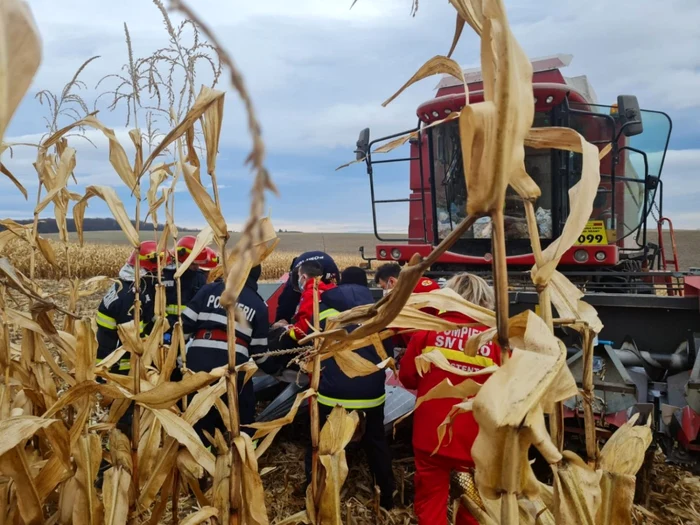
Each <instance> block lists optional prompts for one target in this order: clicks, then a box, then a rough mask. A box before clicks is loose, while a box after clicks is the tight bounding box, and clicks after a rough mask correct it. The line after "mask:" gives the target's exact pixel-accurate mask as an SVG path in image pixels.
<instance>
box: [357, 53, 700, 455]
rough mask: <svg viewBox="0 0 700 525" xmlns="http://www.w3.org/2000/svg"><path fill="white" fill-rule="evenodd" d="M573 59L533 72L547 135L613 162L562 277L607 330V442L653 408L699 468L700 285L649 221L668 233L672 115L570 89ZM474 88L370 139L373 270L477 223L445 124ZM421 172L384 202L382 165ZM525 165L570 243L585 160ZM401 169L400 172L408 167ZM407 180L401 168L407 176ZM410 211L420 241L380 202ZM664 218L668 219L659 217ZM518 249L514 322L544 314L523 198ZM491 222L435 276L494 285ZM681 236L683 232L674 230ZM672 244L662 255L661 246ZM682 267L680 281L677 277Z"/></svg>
mask: <svg viewBox="0 0 700 525" xmlns="http://www.w3.org/2000/svg"><path fill="white" fill-rule="evenodd" d="M571 59H572V57H571V56H570V55H556V56H551V57H546V58H541V59H536V60H533V61H532V64H533V70H534V75H533V97H534V99H535V110H536V113H535V118H534V123H533V125H534V126H536V127H545V126H563V127H569V128H573V129H575V130H577V131H578V132H579V133H581V134H582V135H583V136H584V137H585V138H586V139H587V140H588V141H589V142H591V143H593V144H595V145H597V146H598V148H599V149H600V150H601V151H602V150H603V149H605V148H608V147H609V148H610V152H609V153H608V154H607V155H605V156H604V157H603V158H602V159H601V161H600V173H601V183H600V187H599V189H598V194H597V196H596V198H595V201H594V206H593V207H594V209H593V213H592V214H591V217H590V220H589V221H588V224H587V226H586V229H585V231H584V232H583V233H582V234H581V236H580V237H579V239H578V242H577V244H576V245H575V246H574V247H573V248H572V249H570V250H569V251H568V252H567V253H566V254H565V255H564V257H563V258H562V261H561V264H560V267H559V270H560V271H561V272H562V273H564V274H565V275H567V276H568V277H569V278H570V279H571V280H572V281H573V282H575V283H577V285H578V286H580V287H581V289H582V290H583V291H584V292H585V294H586V297H585V300H586V301H587V302H589V303H590V304H592V305H593V306H595V307H596V309H597V310H598V312H599V315H600V317H601V319H602V321H603V323H604V324H605V328H604V329H603V331H602V332H601V334H599V340H598V345H597V346H596V354H595V363H594V374H595V381H594V386H595V395H596V403H595V407H594V408H595V411H596V414H597V417H598V422H599V431H600V437H601V439H605V438H606V437H607V435H609V433H610V431H612V430H614V428H615V427H619V426H620V424H622V423H623V422H624V421H626V420H627V419H628V418H629V417H630V416H631V415H632V413H634V412H636V411H639V412H642V413H643V414H645V415H648V417H652V418H653V420H654V425H655V429H656V430H657V437H658V438H659V440H660V442H661V444H662V445H663V446H664V448H665V450H666V453H667V456H668V457H669V458H670V459H671V460H673V461H676V462H679V463H689V464H695V465H697V460H698V459H699V458H700V441H699V440H698V433H699V432H700V416H699V415H698V414H700V359H698V349H700V311H699V305H700V302H699V300H698V296H699V295H700V277H695V276H692V275H689V274H684V273H681V272H679V271H677V270H678V258H677V255H676V252H675V241H673V242H672V246H673V252H672V254H671V253H669V252H667V251H664V250H663V244H662V241H663V237H662V234H663V231H662V228H661V226H659V229H658V231H659V235H660V237H659V240H658V241H657V242H654V243H652V242H649V240H648V238H647V222H648V221H649V220H650V219H652V218H653V219H655V220H656V221H657V222H658V223H659V224H660V225H662V224H663V223H665V222H668V223H669V226H671V225H670V221H668V219H666V218H664V217H663V215H662V207H661V206H662V201H663V186H662V183H661V179H660V176H661V171H662V168H663V164H664V158H665V154H666V150H667V147H668V142H669V138H670V133H671V119H670V117H669V116H668V115H666V114H665V113H663V112H659V111H650V110H641V109H640V108H639V105H638V103H637V99H636V97H634V96H630V95H621V96H619V97H618V99H617V104H614V105H612V106H603V105H600V104H598V103H597V101H596V95H595V93H594V91H593V89H592V87H591V86H590V84H589V82H588V80H587V78H586V77H585V76H579V77H574V78H567V77H565V76H564V75H562V73H561V69H562V68H564V67H566V66H568V65H569V63H570V61H571ZM465 78H466V81H467V84H468V90H469V102H470V103H476V102H480V101H483V83H482V77H481V72H480V71H479V70H466V71H465ZM465 102H466V101H465V95H464V87H463V85H462V84H461V83H460V82H458V81H457V80H455V79H454V78H452V77H447V76H446V77H444V78H443V79H442V80H441V81H440V83H439V84H438V87H437V94H436V96H435V98H434V99H432V100H429V101H428V102H425V103H424V104H422V105H421V106H420V107H418V110H417V116H418V125H417V126H416V128H413V129H410V130H407V131H404V132H401V133H397V134H394V135H391V136H388V137H382V138H379V139H371V138H370V133H369V129H364V130H363V131H362V132H361V133H360V137H359V140H358V141H357V149H356V151H355V153H356V157H357V159H358V160H359V161H363V162H364V163H365V165H366V167H367V173H368V175H369V182H370V194H371V202H372V217H373V225H374V233H375V236H376V237H377V239H378V240H379V244H378V245H377V247H376V256H375V257H365V253H364V249H363V248H360V251H361V253H362V255H363V257H365V259H366V260H368V261H373V260H377V261H379V262H398V263H399V264H405V263H406V262H408V260H409V259H410V258H411V257H412V256H413V255H414V254H415V253H419V254H421V255H423V256H426V255H427V254H428V253H429V252H430V251H431V250H432V249H433V247H434V246H436V245H437V244H438V243H439V242H440V241H441V240H442V239H444V238H445V237H446V236H447V235H448V234H449V233H450V232H451V231H452V229H453V228H454V227H455V226H456V225H457V224H458V223H459V222H460V221H461V220H462V219H464V217H465V208H466V200H467V194H466V185H465V180H464V171H463V163H462V158H461V155H462V153H461V148H460V141H459V124H458V121H457V120H456V119H455V120H451V121H449V120H448V121H446V122H443V123H441V124H438V125H434V126H430V124H434V123H435V122H436V121H440V120H443V119H445V118H446V117H448V115H449V114H450V113H453V112H456V111H459V110H460V109H462V108H463V107H464V105H465ZM408 134H412V135H411V139H410V141H409V148H410V154H409V156H408V157H402V158H388V156H387V155H386V154H383V155H378V154H377V152H376V149H378V148H379V147H381V146H382V145H383V144H386V143H387V142H388V141H390V140H394V139H396V138H397V137H401V136H406V135H408ZM401 162H404V163H406V162H407V163H408V165H409V189H410V195H409V196H408V197H405V196H402V197H400V198H394V196H391V198H384V197H382V198H380V197H379V196H377V195H376V193H375V179H377V178H378V177H377V174H376V173H375V168H376V167H378V166H379V165H382V166H383V167H384V169H389V170H390V169H391V166H395V165H396V163H401ZM525 165H526V169H527V171H528V173H529V174H530V176H531V177H532V178H533V179H534V180H535V182H537V184H538V185H539V187H540V188H541V189H542V195H541V197H540V198H539V200H538V202H537V203H536V204H535V208H536V210H537V222H538V229H539V232H540V237H541V243H542V246H543V247H546V246H547V245H548V244H550V243H551V242H552V241H553V240H554V239H556V238H557V237H558V236H559V235H560V233H561V231H562V228H563V225H564V223H565V221H566V218H567V217H568V214H569V210H570V204H569V195H568V191H569V189H570V188H571V187H572V186H573V185H574V184H576V183H577V182H578V181H579V179H580V177H581V169H582V161H581V155H580V154H577V153H572V152H568V151H561V150H535V149H531V148H526V151H525ZM394 169H395V168H394ZM394 173H395V171H394ZM397 203H403V206H404V208H405V206H406V203H408V210H409V218H408V236H407V237H406V236H402V237H387V236H384V235H382V234H381V233H380V232H381V231H382V230H381V225H380V224H378V218H377V217H378V213H377V211H378V208H379V205H382V206H390V205H392V204H394V205H395V204H397ZM653 210H655V211H653ZM505 215H506V239H507V241H506V244H507V246H506V250H507V255H508V266H509V270H510V272H511V275H510V281H511V284H512V285H513V286H514V288H513V290H512V292H511V305H510V306H511V314H512V315H514V314H517V313H518V312H520V311H523V310H524V309H528V308H529V309H535V308H536V305H537V301H538V298H537V294H536V293H535V291H534V290H533V289H532V288H531V284H530V281H529V271H528V270H529V269H530V267H531V266H532V265H533V264H534V257H533V255H532V250H531V246H530V242H529V239H528V235H527V225H526V220H525V210H524V207H523V205H522V202H521V200H520V198H519V197H518V196H517V194H516V193H515V192H514V191H513V190H511V189H509V190H508V194H507V196H506V209H505ZM489 221H490V219H488V218H484V219H480V220H478V221H477V222H476V223H475V225H474V226H473V227H472V228H471V229H470V230H469V231H468V232H467V233H466V234H465V235H464V236H463V237H462V238H461V239H459V241H458V242H457V243H456V244H455V245H454V246H453V247H452V248H451V250H450V251H448V252H447V253H445V254H444V255H443V256H442V257H441V258H440V260H439V262H438V263H437V264H435V265H434V266H433V267H432V268H431V275H433V276H435V277H441V276H449V275H450V274H453V273H455V272H458V271H471V272H475V273H481V274H484V275H485V276H486V277H488V276H489V275H490V270H491V268H490V265H491V259H492V256H491V238H490V237H491V236H490V233H491V225H490V222H489ZM670 230H671V232H670V233H671V236H672V237H673V230H672V226H671V228H670ZM660 245H661V247H660ZM669 264H670V265H671V266H672V267H673V268H674V269H675V270H676V271H674V272H670V271H666V270H667V269H668V266H669ZM558 335H559V336H560V337H561V338H562V339H563V340H564V341H565V342H566V343H567V346H568V347H569V351H570V359H569V366H570V368H571V369H572V371H573V372H574V375H575V376H576V377H577V379H578V380H579V381H580V379H581V358H582V351H581V350H580V340H579V338H578V335H577V334H575V333H567V332H566V331H560V333H559V334H558ZM582 402H583V401H582V399H580V398H577V399H572V400H570V401H569V402H568V403H566V406H567V409H568V412H567V414H566V415H567V430H568V431H569V435H570V436H576V435H579V436H582V434H583V422H582V418H580V417H579V414H581V413H582V410H581V407H582Z"/></svg>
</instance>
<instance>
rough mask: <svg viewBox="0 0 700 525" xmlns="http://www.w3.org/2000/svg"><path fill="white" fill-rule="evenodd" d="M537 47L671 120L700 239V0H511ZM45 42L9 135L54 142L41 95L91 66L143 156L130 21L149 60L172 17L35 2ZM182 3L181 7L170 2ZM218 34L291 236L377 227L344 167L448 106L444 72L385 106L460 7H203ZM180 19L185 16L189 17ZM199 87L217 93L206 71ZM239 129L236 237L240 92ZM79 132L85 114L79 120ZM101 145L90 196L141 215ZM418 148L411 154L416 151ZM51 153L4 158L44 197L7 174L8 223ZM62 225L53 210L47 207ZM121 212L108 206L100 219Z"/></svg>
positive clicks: (466, 60) (671, 183)
mask: <svg viewBox="0 0 700 525" xmlns="http://www.w3.org/2000/svg"><path fill="white" fill-rule="evenodd" d="M504 1H505V5H506V8H507V10H508V14H509V19H510V22H511V25H512V28H513V31H514V33H515V36H516V37H517V38H518V40H519V42H520V44H521V46H522V47H523V48H524V50H525V52H526V53H527V54H528V56H530V57H538V56H545V55H551V54H555V53H569V54H572V55H573V56H574V59H573V61H572V63H571V65H570V66H569V67H568V68H566V70H564V71H563V73H564V74H565V75H566V76H576V75H584V74H585V75H587V76H588V79H589V81H590V82H591V84H592V85H593V87H594V89H595V91H596V93H597V96H598V100H599V103H601V104H611V103H613V102H615V100H616V97H617V95H618V94H634V95H636V96H637V97H638V99H639V102H640V105H641V106H642V108H644V109H650V110H657V111H663V112H666V113H667V114H668V115H669V116H670V117H671V119H672V121H673V133H672V135H671V141H670V145H669V151H668V152H667V154H666V159H665V164H664V168H663V173H662V178H663V179H664V180H665V202H664V212H665V215H668V216H670V217H671V218H673V220H674V223H675V226H676V227H677V228H700V209H698V205H697V203H698V202H700V171H699V170H698V168H697V167H698V166H700V127H698V125H697V124H698V121H699V120H700V23H698V22H700V3H699V2H697V0H667V1H666V2H658V1H656V0H618V1H617V2H610V1H609V0H588V1H587V2H586V3H585V4H584V5H582V4H581V3H580V2H573V1H561V0H538V2H532V1H531V0H504ZM28 3H29V5H30V7H31V9H32V11H33V13H34V16H35V19H36V24H37V26H38V28H39V31H40V32H41V34H42V38H43V49H44V52H43V53H44V54H43V61H42V65H41V67H40V69H39V72H38V74H37V76H36V78H35V81H34V83H33V85H32V87H31V88H30V92H29V93H28V95H27V97H26V98H25V100H24V101H23V103H22V104H21V106H20V108H19V109H18V111H17V113H16V114H15V117H14V119H13V121H12V123H11V125H10V128H9V130H8V132H7V134H6V137H5V141H6V142H30V143H36V142H38V141H39V140H40V139H41V137H42V135H43V134H44V133H45V132H46V129H45V123H44V121H43V117H45V116H46V115H48V109H47V107H46V106H45V105H43V106H42V105H41V104H40V103H39V101H38V100H37V99H36V98H35V95H36V94H37V92H39V91H40V90H50V91H52V92H60V91H61V89H62V88H63V86H64V85H65V84H66V82H68V81H69V80H70V78H71V77H72V75H73V73H74V72H75V71H76V69H77V68H78V67H79V66H80V65H81V64H82V63H83V62H84V61H85V60H86V59H88V58H90V57H91V56H95V55H99V57H100V58H98V59H95V60H94V61H92V62H91V63H90V64H89V65H88V66H87V67H86V68H85V70H84V71H83V73H82V75H81V77H80V78H81V80H82V81H83V82H85V89H81V90H80V91H78V93H79V94H80V95H81V96H82V97H83V99H84V100H85V102H86V104H87V106H88V107H89V108H90V109H91V110H92V109H93V108H96V109H98V110H99V113H98V118H99V119H100V120H101V121H102V122H103V123H104V124H106V125H107V126H109V127H112V128H114V130H115V132H116V134H117V137H119V138H120V140H121V142H122V144H124V145H125V146H127V151H128V152H129V154H130V155H131V154H132V152H133V149H132V148H130V147H128V144H129V139H128V130H129V129H130V127H131V126H133V122H132V123H130V126H129V127H127V126H126V112H125V108H124V105H123V104H122V105H118V106H117V108H116V109H114V110H110V108H109V107H108V106H109V97H101V98H99V99H98V96H99V94H100V93H102V92H104V91H107V90H108V89H109V88H112V89H113V88H114V87H115V86H116V83H115V81H114V79H107V80H105V81H104V82H103V83H102V84H100V86H99V87H97V84H98V82H99V81H100V79H102V78H103V77H105V76H107V75H110V74H114V73H119V72H120V68H121V65H122V64H124V63H126V61H127V60H128V56H127V47H126V44H125V40H124V26H123V24H124V23H126V24H127V25H128V28H129V31H130V35H131V40H132V43H133V48H134V55H135V56H136V57H137V58H138V57H144V56H148V55H150V54H152V53H153V52H154V51H155V50H156V49H158V48H161V47H164V46H167V44H168V35H167V33H166V31H165V29H164V27H163V24H162V18H161V14H160V12H159V10H158V9H157V8H156V6H155V5H153V4H152V3H151V2H150V1H147V0H121V1H120V2H94V1H91V0H64V1H63V2H61V7H60V9H59V8H58V7H57V4H56V2H55V1H54V0H29V2H28ZM166 3H167V2H166ZM190 3H191V4H192V5H194V6H196V12H197V13H198V14H199V15H200V16H201V18H202V19H203V20H205V21H206V22H207V23H208V24H209V25H210V27H211V28H212V29H213V30H214V31H215V33H216V34H217V35H218V38H219V39H220V40H221V42H222V44H223V45H224V46H225V48H226V49H227V50H228V51H229V52H230V54H231V56H232V57H233V59H234V60H235V61H236V63H237V65H238V66H239V67H240V70H241V71H242V73H243V75H244V77H245V81H246V84H247V86H248V88H249V90H250V92H251V94H252V98H253V102H254V104H255V107H256V110H257V113H258V116H259V119H260V122H261V124H262V132H263V138H264V140H265V144H266V152H267V156H266V164H267V166H268V168H269V170H270V172H271V174H272V177H273V180H274V181H275V182H276V184H277V186H278V188H279V192H280V195H279V197H275V196H272V195H270V196H269V199H268V202H267V208H268V210H269V211H270V213H271V216H272V220H273V223H274V224H275V227H277V228H283V229H292V230H302V231H308V232H312V231H325V232H328V231H337V232H343V231H352V232H365V231H371V230H372V212H371V206H370V193H369V184H368V177H367V174H366V171H365V168H364V165H363V164H354V165H352V166H350V167H348V168H346V169H344V170H341V171H335V168H336V167H337V166H339V165H341V164H344V163H346V162H348V161H349V160H352V159H353V158H354V154H353V150H354V148H355V141H356V140H357V136H358V133H359V131H360V130H361V129H362V128H365V127H369V128H370V129H371V135H372V137H373V138H378V137H381V136H386V135H389V134H392V133H397V132H399V131H403V130H407V129H410V128H412V127H415V125H416V123H417V118H416V108H417V106H418V105H420V104H421V103H422V102H424V101H426V100H428V99H430V98H431V97H433V96H434V95H435V93H434V88H435V86H436V84H437V82H438V80H439V78H438V77H433V78H430V79H427V80H424V81H423V82H421V83H419V84H417V85H415V86H412V87H411V88H409V89H408V90H407V91H406V92H405V93H404V94H402V95H401V96H400V97H399V98H398V99H397V100H396V101H394V102H393V103H392V104H390V105H389V106H388V107H386V108H383V107H382V106H381V103H382V102H383V101H384V100H385V99H386V98H388V97H389V96H390V95H391V94H393V93H394V92H395V91H396V90H397V89H398V88H399V87H400V86H401V85H402V84H403V83H404V82H405V81H406V80H407V79H408V78H410V77H411V75H413V73H414V72H415V71H416V70H417V69H418V68H419V67H420V66H421V65H422V64H423V63H424V62H425V61H426V60H427V59H429V58H430V57H432V56H434V55H438V54H445V53H446V52H447V50H448V49H449V47H450V43H451V40H452V34H453V30H454V18H455V14H454V10H453V8H452V7H451V6H450V5H449V4H448V2H447V1H445V0H441V1H428V0H423V1H421V2H420V7H419V10H418V13H417V14H416V16H415V17H412V16H411V15H410V10H411V0H358V1H357V3H356V5H355V6H354V7H353V8H352V10H351V9H349V7H350V4H351V3H352V2H351V0H295V1H293V2H290V1H289V0H265V1H259V2H232V1H230V0H208V1H207V2H190ZM173 21H174V23H176V24H177V23H178V22H179V21H181V18H180V17H179V16H177V15H173ZM478 57H479V45H478V40H477V39H476V37H475V35H473V34H471V32H470V31H469V28H468V27H467V30H465V33H464V35H463V37H462V40H461V41H460V43H459V46H458V48H457V51H456V53H455V55H454V58H455V59H456V60H457V61H458V62H459V63H460V64H462V65H464V66H465V67H474V66H477V65H478V61H479V59H478ZM197 74H198V79H200V80H201V81H202V82H207V83H208V82H210V81H211V75H210V74H209V72H208V71H207V70H206V68H205V67H203V66H202V67H199V68H198V69H197ZM217 88H219V89H225V90H227V94H226V107H225V119H224V125H223V131H222V137H221V144H220V155H219V159H218V164H217V179H218V183H219V192H220V196H221V201H222V203H223V211H224V216H225V218H226V220H227V222H228V224H229V226H230V227H231V228H232V229H237V228H239V227H240V225H241V224H242V222H243V221H244V220H245V218H246V217H247V214H248V192H249V188H250V184H251V181H252V178H253V176H252V174H251V173H250V172H249V170H248V168H247V167H246V166H245V158H246V156H247V155H248V152H249V149H250V141H249V139H248V135H247V132H246V122H245V115H244V112H243V109H242V106H241V103H240V101H239V99H238V97H237V95H236V93H235V92H233V91H232V90H231V89H230V88H229V85H228V83H227V81H226V79H225V78H222V81H221V82H220V83H219V85H218V86H217ZM60 122H61V124H67V123H68V122H70V119H63V120H61V121H60ZM86 134H87V137H88V138H90V139H91V140H92V141H93V142H94V144H95V146H96V147H94V146H92V145H90V144H89V143H88V142H87V141H83V140H81V139H71V140H70V145H71V146H73V147H75V148H76V150H77V168H76V172H75V174H76V178H77V185H74V184H73V185H72V186H71V190H72V191H77V192H83V191H84V190H85V187H86V186H89V185H108V186H114V187H115V188H117V191H118V194H119V195H120V196H121V197H122V198H123V199H124V202H125V205H126V207H127V210H129V211H130V212H133V210H134V207H135V206H134V202H133V199H131V198H130V196H129V192H128V191H125V190H124V189H123V188H120V184H121V181H120V180H119V179H118V177H117V176H116V174H115V173H114V172H113V171H112V169H111V166H110V165H109V163H108V161H107V159H108V151H107V141H106V140H105V139H104V137H103V136H102V134H101V133H100V132H96V131H87V132H86ZM402 153H405V152H397V155H401V154H402ZM35 155H36V153H35V150H33V149H32V148H30V147H23V146H17V147H15V148H13V151H12V158H9V155H8V153H6V154H5V156H4V158H3V162H4V163H5V164H6V165H7V167H8V168H9V169H10V170H11V171H12V172H13V173H14V174H15V175H16V176H17V177H18V178H19V179H20V180H21V182H22V183H23V184H24V185H25V187H26V188H27V189H28V191H29V195H30V196H29V199H28V200H27V201H25V200H24V199H23V198H22V196H21V195H20V194H19V193H18V192H17V190H16V189H15V188H14V186H13V185H12V184H11V183H10V182H9V181H8V180H7V179H4V178H0V216H2V217H12V218H15V219H20V218H29V217H31V216H32V213H33V206H34V202H35V199H36V189H37V177H36V173H35V171H34V169H33V167H32V162H33V161H34V159H35ZM407 173H408V166H407V165H406V164H405V163H400V164H392V165H384V166H382V167H377V168H376V169H375V173H374V175H375V191H376V194H377V198H388V199H391V198H403V197H406V196H407V194H408V175H407ZM180 189H181V190H182V191H179V192H178V193H177V194H176V222H177V223H178V224H179V225H181V226H188V227H199V226H202V225H203V224H204V219H203V218H202V216H201V214H200V213H199V211H198V210H197V208H196V206H195V204H194V203H193V202H192V201H191V200H190V199H189V197H188V194H187V193H186V191H185V187H184V184H181V188H180ZM44 213H45V214H48V216H51V207H49V208H48V209H47V210H46V211H45V212H44ZM108 214H109V212H108V209H107V208H106V206H105V205H104V204H102V203H100V202H99V201H98V200H97V199H93V200H92V201H90V205H89V207H88V211H87V216H93V217H104V216H108ZM407 221H408V214H407V210H406V208H405V205H403V204H397V205H387V207H385V208H383V209H382V211H381V212H380V213H379V215H378V222H379V229H380V230H381V231H397V232H405V231H406V228H407Z"/></svg>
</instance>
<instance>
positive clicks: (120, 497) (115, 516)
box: [102, 468, 131, 525]
mask: <svg viewBox="0 0 700 525" xmlns="http://www.w3.org/2000/svg"><path fill="white" fill-rule="evenodd" d="M130 486H131V475H130V474H129V472H128V471H126V470H124V469H122V468H111V469H108V470H107V471H106V472H105V473H104V480H103V482H102V500H103V502H104V523H105V525H126V521H127V519H128V518H129V487H130Z"/></svg>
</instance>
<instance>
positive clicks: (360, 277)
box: [340, 266, 368, 288]
mask: <svg viewBox="0 0 700 525" xmlns="http://www.w3.org/2000/svg"><path fill="white" fill-rule="evenodd" d="M340 284H359V285H360V286H364V287H365V288H367V287H368V283H367V274H366V273H365V271H364V270H363V269H362V268H360V267H359V266H348V267H347V268H345V269H344V270H343V271H342V272H341V274H340Z"/></svg>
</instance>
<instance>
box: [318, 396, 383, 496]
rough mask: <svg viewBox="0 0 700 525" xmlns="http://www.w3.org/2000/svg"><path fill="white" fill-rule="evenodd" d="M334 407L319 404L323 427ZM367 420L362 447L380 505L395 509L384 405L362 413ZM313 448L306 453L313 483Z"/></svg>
mask: <svg viewBox="0 0 700 525" xmlns="http://www.w3.org/2000/svg"><path fill="white" fill-rule="evenodd" d="M332 410H333V408H332V407H329V406H326V405H322V404H320V403H319V404H318V412H319V416H320V422H321V427H323V424H325V422H326V419H327V418H328V416H329V415H330V413H331V411H332ZM361 412H362V413H363V414H364V419H365V432H364V434H363V435H362V440H361V442H360V445H361V446H362V448H363V449H364V450H365V454H366V455H367V463H369V470H370V473H371V474H372V476H374V479H375V480H376V483H377V485H378V486H379V490H381V496H380V504H381V506H382V507H384V508H385V509H387V510H390V509H391V508H392V507H393V494H394V489H395V488H396V485H395V483H394V471H393V470H392V468H391V451H390V450H389V444H388V443H387V440H386V434H385V433H384V404H383V403H382V404H381V405H380V406H378V407H375V408H368V409H365V410H362V411H361ZM311 461H312V450H311V447H310V446H309V448H308V449H307V451H306V461H305V463H306V482H307V484H308V483H311Z"/></svg>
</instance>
